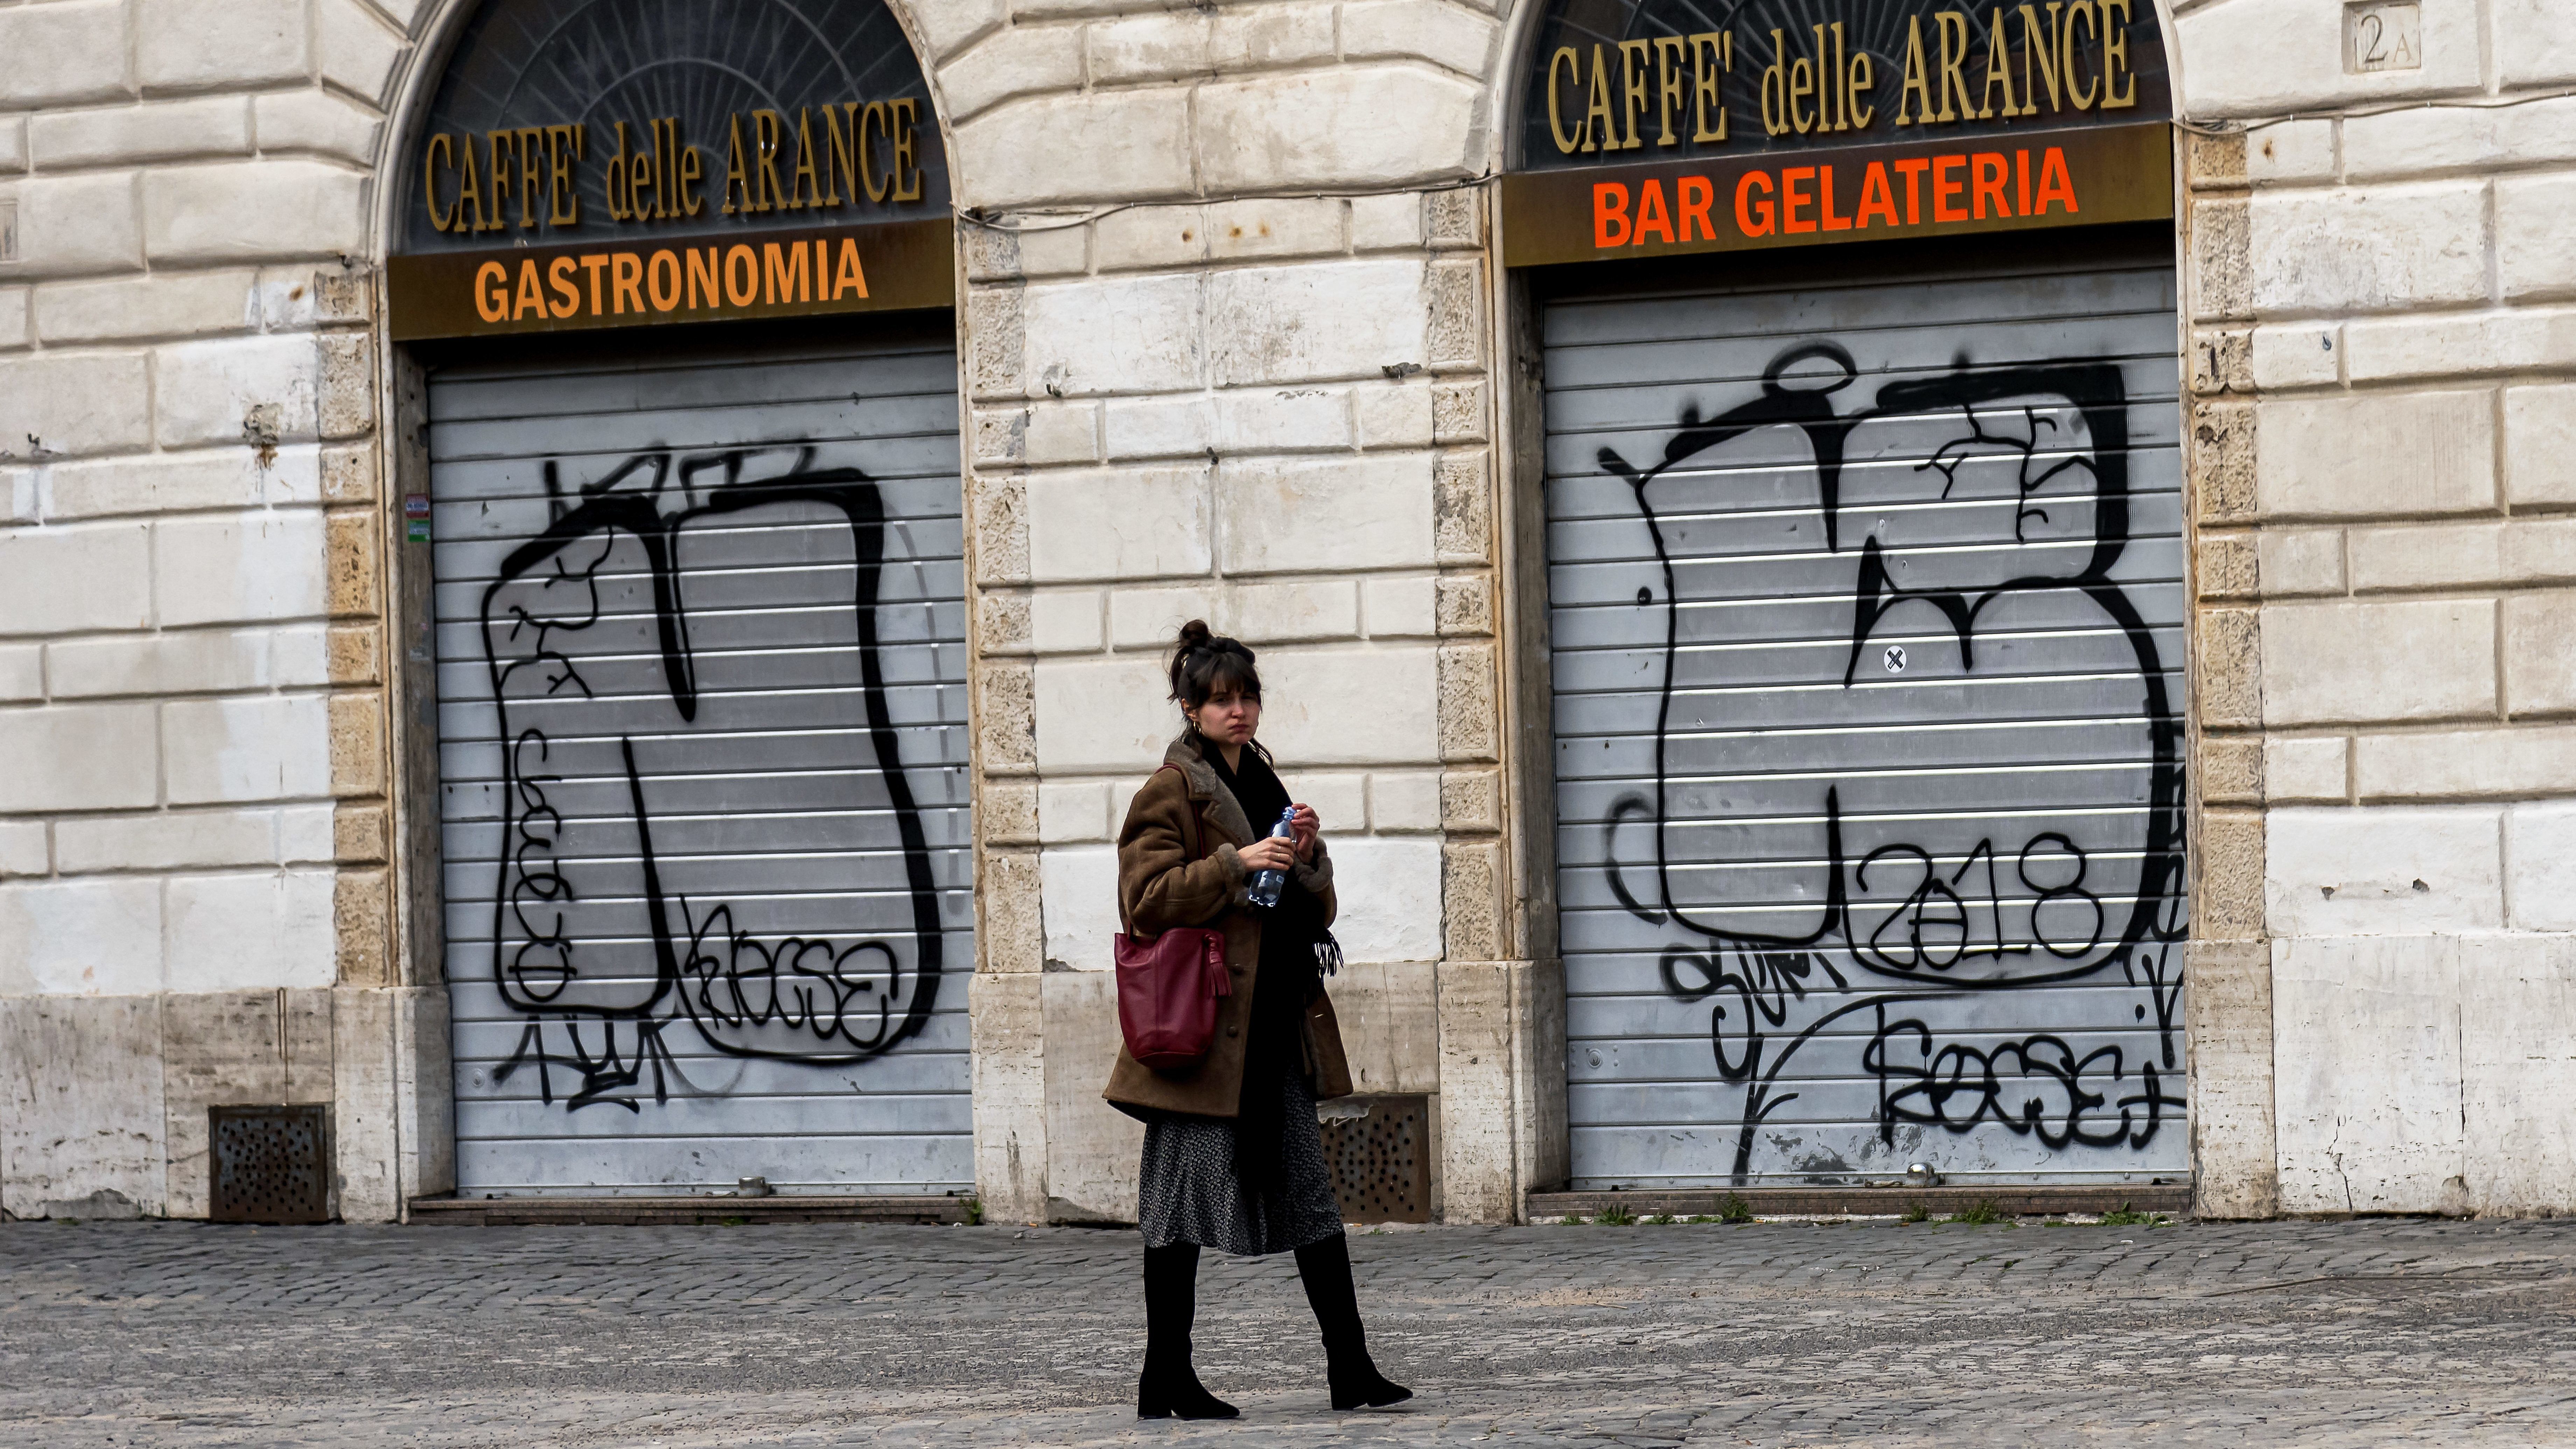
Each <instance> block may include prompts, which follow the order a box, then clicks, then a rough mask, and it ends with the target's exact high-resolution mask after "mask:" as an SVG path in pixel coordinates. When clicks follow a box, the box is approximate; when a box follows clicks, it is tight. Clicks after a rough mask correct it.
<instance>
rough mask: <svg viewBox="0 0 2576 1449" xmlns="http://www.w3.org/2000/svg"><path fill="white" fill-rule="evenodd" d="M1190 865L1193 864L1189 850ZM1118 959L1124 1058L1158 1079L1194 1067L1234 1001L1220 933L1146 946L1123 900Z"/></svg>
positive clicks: (1176, 933) (1159, 939)
mask: <svg viewBox="0 0 2576 1449" xmlns="http://www.w3.org/2000/svg"><path fill="white" fill-rule="evenodd" d="M1171 768H1173V767H1172V766H1170V765H1166V766H1164V767H1163V769H1166V770H1168V769H1171ZM1155 773H1157V774H1160V773H1162V772H1161V771H1159V770H1158V771H1156V772H1155ZM1193 813H1195V812H1193ZM1190 858H1191V859H1192V860H1194V861H1195V860H1196V859H1198V849H1197V847H1196V846H1192V847H1191V850H1190ZM1117 955H1118V1031H1119V1034H1120V1035H1122V1036H1124V1037H1125V1038H1126V1039H1127V1054H1128V1055H1129V1056H1132V1057H1134V1058H1135V1059H1136V1060H1137V1062H1138V1063H1139V1064H1140V1065H1142V1066H1144V1067H1147V1068H1149V1069H1151V1070H1153V1071H1158V1072H1172V1071H1182V1070H1186V1069H1187V1068H1190V1067H1194V1066H1197V1065H1198V1064H1199V1063H1200V1061H1202V1060H1203V1059H1205V1058H1206V1056H1207V1054H1208V1048H1209V1047H1210V1046H1212V1045H1214V1044H1215V1042H1216V1003H1217V1000H1218V998H1220V997H1225V996H1231V995H1233V994H1234V977H1233V975H1232V974H1231V973H1229V972H1228V971H1227V970H1226V967H1225V933H1224V932H1223V931H1218V930H1211V929H1209V928H1207V927H1204V926H1175V927H1173V928H1172V929H1171V930H1168V931H1165V932H1163V933H1162V934H1161V935H1159V936H1156V937H1154V938H1153V939H1152V940H1144V939H1140V938H1139V937H1138V936H1137V935H1136V933H1135V928H1134V927H1133V926H1132V925H1131V924H1130V923H1129V922H1128V919H1127V911H1126V902H1125V900H1124V899H1123V897H1122V899H1121V900H1120V902H1119V911H1118V950H1117Z"/></svg>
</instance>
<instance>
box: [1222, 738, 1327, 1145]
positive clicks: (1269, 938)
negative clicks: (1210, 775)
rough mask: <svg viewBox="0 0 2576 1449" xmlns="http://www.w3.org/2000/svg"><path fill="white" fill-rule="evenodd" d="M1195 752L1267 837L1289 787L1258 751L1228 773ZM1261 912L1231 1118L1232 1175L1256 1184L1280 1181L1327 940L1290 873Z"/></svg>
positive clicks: (1317, 907)
mask: <svg viewBox="0 0 2576 1449" xmlns="http://www.w3.org/2000/svg"><path fill="white" fill-rule="evenodd" d="M1199 753H1200V756H1201V757H1202V758H1204V759H1205V760H1206V761H1207V762H1208V767H1209V768H1210V769H1213V770H1215V771H1216V777H1217V778H1218V779H1219V780H1221V781H1223V782H1225V787H1226V788H1227V789H1229V790H1231V791H1233V792H1234V798H1235V801H1236V802H1237V803H1238V804H1240V805H1242V807H1243V815H1244V818H1245V819H1246V820H1248V821H1250V822H1251V825H1252V829H1253V831H1254V833H1255V834H1256V835H1267V834H1269V833H1270V829H1271V827H1272V826H1274V825H1276V824H1277V823H1278V821H1279V816H1280V814H1281V812H1283V811H1285V810H1287V809H1288V807H1289V800H1288V787H1287V786H1285V785H1283V784H1281V783H1280V782H1279V776H1278V775H1277V774H1276V773H1275V772H1273V771H1272V770H1271V768H1270V766H1269V764H1268V763H1267V762H1266V761H1264V760H1263V759H1262V758H1261V755H1260V754H1259V752H1257V751H1255V750H1253V749H1252V748H1250V747H1249V746H1246V747H1245V749H1244V750H1243V753H1242V756H1241V758H1240V761H1239V763H1238V764H1237V765H1236V766H1235V767H1234V768H1233V769H1228V768H1226V763H1225V753H1224V751H1222V750H1220V749H1219V748H1218V747H1217V746H1216V745H1214V744H1211V743H1208V742H1207V741H1205V740H1202V741H1201V742H1200V744H1199ZM1253 909H1258V908H1257V907H1255V908H1253ZM1261 915H1262V922H1261V962H1260V967H1259V970H1258V973H1257V974H1256V976H1255V978H1254V982H1255V984H1254V987H1253V993H1252V1014H1251V1021H1250V1023H1249V1024H1248V1025H1247V1027H1246V1030H1245V1040H1244V1048H1243V1090H1242V1095H1241V1096H1240V1097H1239V1098H1238V1099H1237V1102H1236V1106H1235V1113H1236V1115H1235V1119H1234V1161H1235V1172H1236V1173H1237V1175H1239V1176H1241V1177H1242V1178H1244V1179H1245V1180H1246V1181H1247V1182H1250V1183H1253V1184H1255V1185H1265V1184H1269V1183H1272V1182H1276V1181H1277V1180H1278V1176H1279V1134H1280V1129H1281V1127H1282V1125H1283V1118H1282V1117H1281V1115H1280V1113H1281V1108H1282V1103H1281V1100H1280V1099H1281V1087H1282V1085H1283V1083H1284V1081H1285V1079H1286V1077H1287V1075H1288V1074H1289V1073H1290V1072H1302V1071H1304V1070H1306V1060H1305V1037H1304V1025H1305V1018H1306V1006H1307V1003H1309V1002H1311V1001H1313V1000H1314V999H1315V991H1316V988H1317V987H1318V986H1319V985H1320V984H1321V982H1320V979H1319V977H1318V975H1317V972H1316V964H1315V947H1316V944H1317V943H1318V942H1319V941H1321V940H1323V939H1324V935H1325V927H1324V912H1323V907H1322V905H1321V904H1320V903H1319V902H1317V901H1316V899H1315V898H1314V897H1313V896H1312V895H1310V894H1308V893H1307V891H1306V888H1305V887H1303V886H1301V885H1299V884H1297V875H1296V872H1294V871H1291V872H1289V874H1288V880H1287V882H1286V883H1285V884H1284V885H1282V886H1281V887H1280V889H1279V904H1278V905H1276V906H1273V907H1271V908H1270V909H1269V910H1267V911H1262V912H1261Z"/></svg>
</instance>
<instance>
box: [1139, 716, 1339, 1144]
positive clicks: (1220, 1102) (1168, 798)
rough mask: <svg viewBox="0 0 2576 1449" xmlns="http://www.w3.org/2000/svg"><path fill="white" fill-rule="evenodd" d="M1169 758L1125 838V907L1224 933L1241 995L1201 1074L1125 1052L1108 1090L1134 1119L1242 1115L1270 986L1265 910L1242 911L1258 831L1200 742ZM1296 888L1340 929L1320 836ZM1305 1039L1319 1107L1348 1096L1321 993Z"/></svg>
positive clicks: (1179, 744) (1149, 924)
mask: <svg viewBox="0 0 2576 1449" xmlns="http://www.w3.org/2000/svg"><path fill="white" fill-rule="evenodd" d="M1163 762H1164V763H1165V764H1167V765H1177V766H1179V767H1180V768H1179V770H1178V772H1177V773H1176V772H1174V771H1171V770H1158V771H1156V772H1155V773H1154V775H1153V777H1152V778H1151V779H1149V780H1147V781H1146V782H1145V788H1143V789H1141V790H1139V791H1137V792H1136V799H1135V802H1134V803H1133V804H1131V805H1129V806H1128V807H1127V823H1126V824H1125V825H1123V826H1121V827H1120V828H1119V831H1118V904H1119V907H1120V909H1121V910H1123V911H1124V912H1125V913H1126V917H1127V920H1128V923H1129V925H1130V926H1131V927H1132V928H1133V929H1134V931H1135V932H1136V934H1137V935H1139V936H1154V935H1157V934H1160V933H1161V932H1163V931H1166V930H1169V929H1171V928H1172V927H1174V926H1212V927H1216V928H1218V929H1220V930H1222V931H1224V932H1225V963H1226V969H1227V970H1228V971H1229V972H1231V973H1232V974H1233V977H1234V994H1233V995H1231V996H1227V997H1223V998H1221V999H1219V1000H1218V1002H1217V1008H1216V1044H1215V1045H1214V1046H1213V1047H1211V1048H1210V1049H1209V1051H1208V1054H1207V1057H1206V1058H1205V1059H1204V1060H1203V1061H1201V1062H1200V1063H1199V1064H1198V1065H1197V1066H1196V1067H1194V1068H1191V1069H1189V1070H1187V1071H1179V1072H1157V1071H1152V1070H1150V1069H1148V1068H1146V1067H1144V1066H1142V1065H1140V1064H1139V1063H1138V1062H1137V1060H1136V1059H1135V1058H1134V1057H1132V1056H1129V1055H1128V1054H1127V1049H1126V1048H1125V1047H1120V1048H1119V1049H1118V1065H1117V1066H1116V1067H1115V1068H1114V1069H1112V1070H1111V1072H1110V1073H1109V1087H1108V1090H1106V1091H1104V1092H1102V1093H1101V1094H1100V1095H1102V1096H1103V1097H1106V1098H1108V1099H1109V1102H1110V1104H1111V1105H1113V1106H1115V1107H1117V1108H1118V1109H1119V1110H1120V1111H1123V1112H1126V1113H1127V1114H1128V1115H1129V1116H1131V1117H1141V1116H1144V1115H1146V1113H1148V1112H1152V1111H1163V1112H1186V1113H1189V1114H1191V1115H1193V1116H1199V1117H1232V1116H1234V1115H1235V1113H1236V1110H1237V1103H1238V1101H1239V1099H1240V1098H1241V1097H1242V1095H1243V1045H1244V1043H1243V1032H1244V1027H1245V1024H1246V1023H1247V1022H1249V1021H1250V1020H1251V1018H1252V994H1253V993H1254V992H1255V991H1258V990H1260V989H1261V913H1260V912H1259V911H1257V910H1254V909H1253V908H1251V907H1250V906H1247V905H1245V904H1244V893H1245V890H1246V886H1247V882H1246V875H1245V871H1244V868H1243V857H1242V856H1241V855H1239V854H1237V850H1238V848H1239V847H1241V846H1245V845H1249V844H1251V843H1252V841H1253V838H1254V837H1253V833H1252V825H1251V822H1250V821H1248V820H1246V819H1244V816H1243V806H1242V804H1241V802H1239V801H1237V800H1236V799H1235V798H1234V792H1233V791H1231V790H1228V789H1227V788H1225V782H1223V781H1221V780H1219V779H1218V778H1217V777H1216V771H1214V770H1211V769H1209V768H1208V765H1207V762H1206V761H1205V760H1202V759H1200V758H1199V751H1198V746H1197V745H1196V744H1195V743H1193V742H1191V741H1189V740H1188V739H1187V738H1186V737H1184V738H1182V739H1179V740H1175V741H1173V742H1172V747H1171V748H1170V749H1168V750H1166V751H1164V753H1163ZM1193 846H1195V847H1197V849H1196V851H1195V852H1194V851H1193V850H1192V849H1191V847H1193ZM1297 883H1298V884H1299V885H1301V886H1304V887H1305V888H1306V889H1307V890H1308V891H1309V892H1311V893H1313V895H1314V897H1315V899H1316V900H1317V901H1318V902H1319V903H1321V904H1322V906H1323V908H1324V919H1325V921H1327V922H1330V921H1331V920H1332V919H1333V913H1334V900H1333V862H1332V858H1331V856H1329V855H1327V854H1326V853H1325V850H1324V843H1323V842H1322V841H1321V840H1318V841H1316V842H1315V859H1314V860H1313V861H1312V862H1311V863H1309V864H1305V865H1300V866H1298V867H1297ZM1305 1038H1306V1040H1305V1050H1306V1063H1307V1067H1308V1073H1309V1075H1308V1080H1309V1081H1310V1082H1312V1083H1313V1085H1314V1088H1315V1098H1316V1100H1317V1101H1324V1100H1327V1099H1330V1098H1333V1097H1347V1096H1349V1095H1350V1094H1351V1070H1350V1064H1349V1062H1348V1060H1347V1059H1346V1058H1345V1057H1344V1056H1343V1055H1342V1028H1341V1023H1340V1022H1339V1021H1337V1020H1336V1019H1335V1018H1334V1016H1333V1003H1332V1000H1331V999H1330V998H1329V997H1327V996H1325V995H1324V993H1323V992H1321V991H1318V992H1316V993H1315V999H1314V1001H1313V1002H1311V1003H1310V1004H1309V1005H1308V1006H1307V1008H1306V1031H1305Z"/></svg>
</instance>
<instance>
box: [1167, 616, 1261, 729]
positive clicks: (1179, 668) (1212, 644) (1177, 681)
mask: <svg viewBox="0 0 2576 1449" xmlns="http://www.w3.org/2000/svg"><path fill="white" fill-rule="evenodd" d="M1171 674H1172V698H1173V699H1175V700H1178V701H1179V702H1180V706H1181V709H1182V712H1183V713H1185V714H1186V713H1187V712H1188V711H1190V710H1193V709H1196V708H1198V707H1199V706H1200V705H1203V704H1205V703H1207V702H1208V696H1209V695H1212V694H1214V693H1216V692H1217V691H1218V690H1219V689H1223V688H1226V687H1228V686H1232V687H1233V688H1235V689H1237V690H1239V691H1241V692H1242V693H1244V694H1245V695H1247V696H1249V697H1251V698H1253V699H1259V698H1260V697H1261V671H1260V670H1258V669H1256V668H1254V667H1253V664H1252V651H1251V650H1249V649H1246V648H1245V647H1243V641H1242V640H1240V639H1228V638H1226V637H1225V636H1224V635H1222V634H1218V633H1215V632H1213V631H1212V630H1210V629H1209V628H1208V626H1207V620H1205V619H1192V620H1191V621H1189V622H1188V623H1186V624H1183V625H1182V626H1181V637H1180V647H1178V648H1176V649H1174V650H1173V651H1172V670H1171ZM1189 730H1190V733H1191V734H1193V735H1195V734H1197V733H1198V722H1197V721H1195V720H1193V721H1191V722H1190V726H1189ZM1252 748H1253V749H1254V751H1255V752H1257V753H1259V754H1260V756H1261V757H1262V758H1263V759H1265V760H1266V759H1268V758H1270V752H1269V751H1267V750H1264V749H1262V748H1261V746H1260V744H1259V743H1258V742H1255V743H1254V744H1253V746H1252Z"/></svg>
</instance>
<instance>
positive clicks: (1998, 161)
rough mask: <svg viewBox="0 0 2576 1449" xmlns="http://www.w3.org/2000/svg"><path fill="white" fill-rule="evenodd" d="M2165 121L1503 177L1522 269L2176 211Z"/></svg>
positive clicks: (1508, 239) (1510, 240) (1506, 214)
mask: <svg viewBox="0 0 2576 1449" xmlns="http://www.w3.org/2000/svg"><path fill="white" fill-rule="evenodd" d="M2172 147H2173V140H2172V131H2171V128H2170V127H2167V126H2165V125H2162V124H2152V125H2142V126H2130V127H2118V128H2096V129H2092V130H2082V131H2058V132H2032V133H2029V134H2027V135H2022V136H2009V137H1982V136H1981V137H1978V138H1976V139H1975V140H1973V141H1971V140H1968V138H1965V137H1962V138H1958V139H1955V140H1952V141H1950V142H1949V143H1947V144H1940V143H1930V144H1923V145H1915V146H1894V147H1885V148H1876V147H1872V148H1846V149H1837V150H1833V151H1829V152H1818V153H1814V154H1811V155H1805V156H1801V155H1797V154H1795V153H1788V154H1783V153H1780V152H1770V153H1765V154H1763V155H1760V156H1758V157H1747V158H1746V159H1744V160H1741V161H1734V162H1726V163H1719V164H1710V163H1707V162H1701V163H1698V164H1691V163H1678V164H1666V165H1660V166H1638V167H1622V168H1617V169H1615V170H1613V169H1607V168H1591V169H1585V170H1566V171H1540V172H1521V173H1517V174H1514V175H1510V176H1506V177H1504V178H1503V182H1502V185H1503V219H1504V227H1505V235H1504V260H1505V262H1506V264H1507V265H1511V266H1546V265H1550V264H1553V263H1560V262H1585V261H1609V260H1614V259H1616V258H1620V257H1631V256H1660V255H1669V254H1674V253H1686V252H1711V251H1746V250H1754V249H1759V248H1770V247H1784V246H1814V245H1824V244H1830V243H1834V242H1846V241H1876V240H1881V239H1885V238H1890V237H1900V236H1904V237H1913V236H1936V235H1944V234H1951V233H1968V232H1983V231H2019V230H2028V229H2034V228H2040V227H2058V226H2081V225H2087V224H2098V223H2103V222H2121V221H2149V220H2159V219H2164V218H2168V217H2171V216H2172V215H2173V165H2172V163H2173V151H2172Z"/></svg>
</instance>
